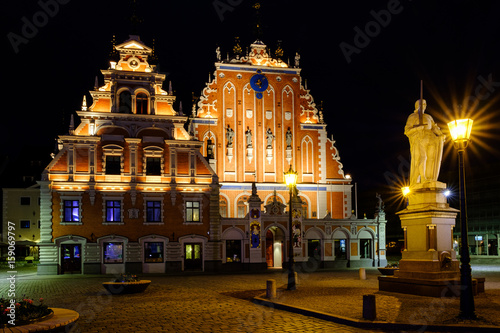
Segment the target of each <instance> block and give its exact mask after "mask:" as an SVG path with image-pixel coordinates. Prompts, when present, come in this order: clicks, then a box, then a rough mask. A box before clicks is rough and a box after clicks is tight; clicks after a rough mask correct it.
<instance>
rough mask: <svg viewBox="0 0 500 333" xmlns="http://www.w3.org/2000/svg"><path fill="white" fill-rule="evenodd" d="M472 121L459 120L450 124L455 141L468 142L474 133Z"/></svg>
mask: <svg viewBox="0 0 500 333" xmlns="http://www.w3.org/2000/svg"><path fill="white" fill-rule="evenodd" d="M472 122H473V120H472V119H457V120H453V121H450V122H449V123H448V128H449V129H450V135H451V137H452V139H453V141H455V142H456V141H468V140H469V139H470V134H471V132H472Z"/></svg>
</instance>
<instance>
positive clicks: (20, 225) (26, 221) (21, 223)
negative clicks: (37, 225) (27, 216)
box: [19, 220, 31, 229]
mask: <svg viewBox="0 0 500 333" xmlns="http://www.w3.org/2000/svg"><path fill="white" fill-rule="evenodd" d="M23 222H24V223H28V226H27V227H26V226H23ZM19 229H31V220H19Z"/></svg>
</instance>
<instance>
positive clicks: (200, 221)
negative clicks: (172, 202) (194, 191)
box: [182, 195, 203, 225]
mask: <svg viewBox="0 0 500 333" xmlns="http://www.w3.org/2000/svg"><path fill="white" fill-rule="evenodd" d="M188 202H189V203H194V202H196V203H197V204H198V207H188ZM188 209H190V210H192V209H197V210H198V217H199V218H198V221H188ZM182 212H183V219H184V222H183V224H186V225H197V224H198V225H199V224H203V197H200V196H198V195H186V196H185V197H184V202H183V207H182Z"/></svg>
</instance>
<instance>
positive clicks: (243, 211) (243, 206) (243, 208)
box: [237, 196, 248, 218]
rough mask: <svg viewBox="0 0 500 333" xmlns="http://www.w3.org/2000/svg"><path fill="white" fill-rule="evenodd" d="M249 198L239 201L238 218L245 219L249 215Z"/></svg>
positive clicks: (241, 198)
mask: <svg viewBox="0 0 500 333" xmlns="http://www.w3.org/2000/svg"><path fill="white" fill-rule="evenodd" d="M247 201H248V197H247V196H243V197H240V198H239V199H238V204H237V216H238V217H240V218H241V217H245V216H246V215H247V213H248V205H247Z"/></svg>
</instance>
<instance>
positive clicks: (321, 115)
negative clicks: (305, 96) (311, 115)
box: [319, 101, 325, 124]
mask: <svg viewBox="0 0 500 333" xmlns="http://www.w3.org/2000/svg"><path fill="white" fill-rule="evenodd" d="M319 123H320V124H324V123H325V120H324V119H323V101H321V103H320V105H319Z"/></svg>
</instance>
